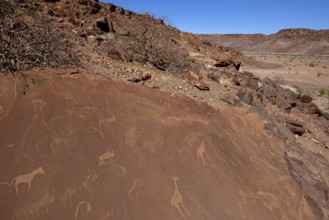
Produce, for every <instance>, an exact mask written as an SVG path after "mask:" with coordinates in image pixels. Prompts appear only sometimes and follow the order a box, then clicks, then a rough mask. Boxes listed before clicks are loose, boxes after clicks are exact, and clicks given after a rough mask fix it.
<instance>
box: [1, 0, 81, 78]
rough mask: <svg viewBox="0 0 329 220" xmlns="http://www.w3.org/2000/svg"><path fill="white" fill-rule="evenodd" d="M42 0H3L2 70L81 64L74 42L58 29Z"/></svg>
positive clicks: (11, 70) (12, 70)
mask: <svg viewBox="0 0 329 220" xmlns="http://www.w3.org/2000/svg"><path fill="white" fill-rule="evenodd" d="M38 6H39V5H38V1H9V0H8V1H3V2H1V5H0V71H2V72H14V71H19V70H26V69H29V68H32V67H37V66H38V67H41V66H43V67H44V66H49V67H72V66H75V65H77V64H78V63H79V60H78V58H77V56H76V55H75V53H74V51H73V49H72V48H73V43H72V41H71V40H70V37H69V36H68V34H67V33H65V32H64V31H63V32H62V31H58V30H59V28H58V27H57V26H56V24H55V22H53V21H52V20H51V19H50V18H48V16H47V15H45V14H43V13H42V12H41V11H39V8H40V7H38Z"/></svg>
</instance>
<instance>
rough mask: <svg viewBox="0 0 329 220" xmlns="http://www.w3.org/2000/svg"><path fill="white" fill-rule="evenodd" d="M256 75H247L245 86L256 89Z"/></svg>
mask: <svg viewBox="0 0 329 220" xmlns="http://www.w3.org/2000/svg"><path fill="white" fill-rule="evenodd" d="M258 80H259V78H258V77H255V76H249V78H248V81H247V86H248V87H249V88H250V89H252V90H255V91H256V90H258Z"/></svg>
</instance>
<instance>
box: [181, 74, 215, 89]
mask: <svg viewBox="0 0 329 220" xmlns="http://www.w3.org/2000/svg"><path fill="white" fill-rule="evenodd" d="M181 78H182V79H184V80H185V81H187V82H188V83H189V84H191V85H192V86H194V87H196V88H198V89H200V90H209V86H208V84H206V83H205V82H203V81H201V80H198V79H196V78H195V76H193V75H191V73H190V72H185V73H183V74H181Z"/></svg>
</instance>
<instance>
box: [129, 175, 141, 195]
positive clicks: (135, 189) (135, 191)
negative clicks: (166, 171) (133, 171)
mask: <svg viewBox="0 0 329 220" xmlns="http://www.w3.org/2000/svg"><path fill="white" fill-rule="evenodd" d="M143 186H144V183H143V182H142V181H141V180H139V179H134V184H133V185H132V187H131V188H130V189H129V191H128V195H129V198H130V199H131V200H134V199H136V200H137V199H138V198H139V196H140V194H141V192H142V188H143Z"/></svg>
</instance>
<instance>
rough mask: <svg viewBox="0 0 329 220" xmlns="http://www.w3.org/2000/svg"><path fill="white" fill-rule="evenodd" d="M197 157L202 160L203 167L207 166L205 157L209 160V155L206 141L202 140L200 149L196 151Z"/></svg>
mask: <svg viewBox="0 0 329 220" xmlns="http://www.w3.org/2000/svg"><path fill="white" fill-rule="evenodd" d="M196 156H197V159H198V160H201V161H202V164H203V165H206V160H205V157H206V158H209V155H208V153H207V151H206V146H205V144H204V139H202V142H201V144H200V146H199V148H198V149H197V151H196Z"/></svg>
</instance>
